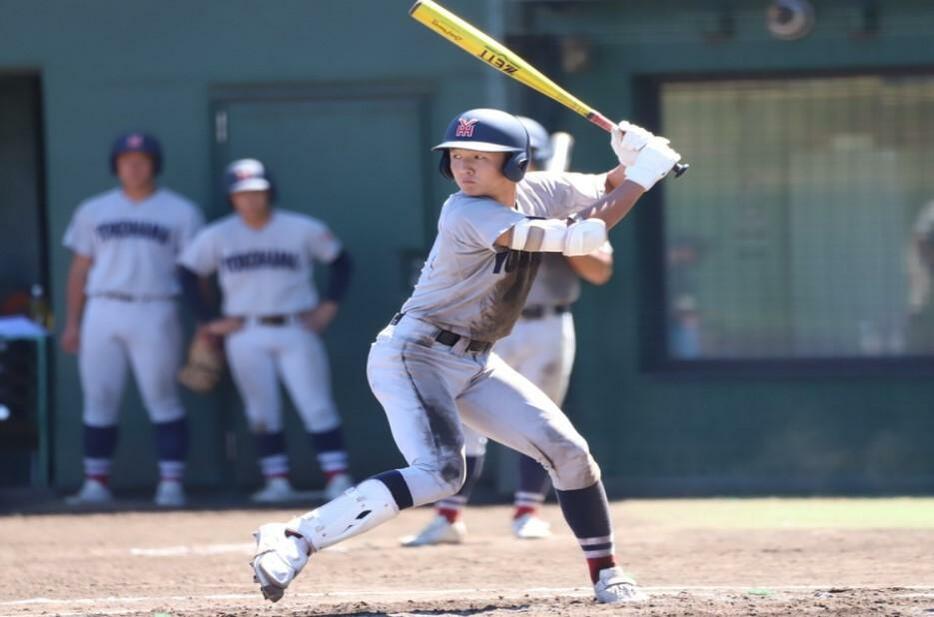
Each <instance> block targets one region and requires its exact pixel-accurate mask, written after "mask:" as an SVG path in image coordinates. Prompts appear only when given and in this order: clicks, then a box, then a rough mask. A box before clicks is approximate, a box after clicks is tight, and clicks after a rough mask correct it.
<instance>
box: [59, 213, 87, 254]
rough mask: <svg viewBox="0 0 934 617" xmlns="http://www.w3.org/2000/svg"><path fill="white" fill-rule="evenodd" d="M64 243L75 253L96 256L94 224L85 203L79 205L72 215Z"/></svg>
mask: <svg viewBox="0 0 934 617" xmlns="http://www.w3.org/2000/svg"><path fill="white" fill-rule="evenodd" d="M62 244H63V245H64V246H65V247H66V248H68V249H70V250H71V251H72V252H74V253H77V254H79V255H83V256H84V257H94V225H93V222H92V221H91V217H90V216H89V213H88V208H87V207H86V206H85V205H81V206H79V207H78V209H77V210H75V213H74V215H72V217H71V222H70V223H69V224H68V229H66V230H65V237H64V238H63V240H62Z"/></svg>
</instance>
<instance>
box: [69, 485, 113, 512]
mask: <svg viewBox="0 0 934 617" xmlns="http://www.w3.org/2000/svg"><path fill="white" fill-rule="evenodd" d="M113 500H114V497H113V495H112V494H111V493H110V489H109V488H107V486H106V485H105V484H103V483H101V482H98V481H97V480H92V479H90V478H88V479H86V480H85V481H84V484H83V485H82V486H81V490H80V491H78V492H77V493H75V494H74V495H69V496H68V497H66V498H65V504H66V505H69V506H100V505H104V504H109V503H113Z"/></svg>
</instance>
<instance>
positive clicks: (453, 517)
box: [435, 508, 461, 523]
mask: <svg viewBox="0 0 934 617" xmlns="http://www.w3.org/2000/svg"><path fill="white" fill-rule="evenodd" d="M435 509H436V510H437V511H438V514H439V515H441V516H443V517H444V518H446V519H448V522H449V523H456V522H457V519H459V518H460V517H461V511H460V510H452V509H450V508H435Z"/></svg>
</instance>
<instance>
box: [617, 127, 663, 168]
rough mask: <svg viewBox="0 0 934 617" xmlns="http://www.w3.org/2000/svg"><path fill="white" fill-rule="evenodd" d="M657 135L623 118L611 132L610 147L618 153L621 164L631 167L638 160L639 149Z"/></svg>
mask: <svg viewBox="0 0 934 617" xmlns="http://www.w3.org/2000/svg"><path fill="white" fill-rule="evenodd" d="M653 137H655V135H653V134H652V133H651V131H648V130H646V129H644V128H642V127H641V126H639V125H637V124H632V123H630V122H626V121H625V120H623V121H622V122H620V123H619V124H617V125H616V126H614V127H613V130H612V132H611V133H610V147H612V148H613V152H615V153H616V157H617V158H618V159H619V163H620V165H623V166H624V167H629V166H631V165H633V164H634V163H635V162H636V157H637V156H639V151H640V150H642V148H644V147H645V144H647V143H648V142H649V140H650V139H652V138H653Z"/></svg>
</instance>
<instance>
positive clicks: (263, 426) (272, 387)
mask: <svg viewBox="0 0 934 617" xmlns="http://www.w3.org/2000/svg"><path fill="white" fill-rule="evenodd" d="M226 350H227V362H228V364H229V365H230V372H231V374H232V375H233V379H234V383H235V384H236V385H237V390H238V391H239V392H240V397H241V398H242V399H243V404H244V409H245V411H246V417H247V422H248V423H249V425H250V429H251V430H252V431H253V432H256V433H278V432H279V431H281V430H282V427H283V422H282V397H281V396H280V393H279V380H278V375H281V376H282V381H283V382H284V383H285V387H286V389H287V390H288V392H289V396H291V398H292V402H293V403H294V404H295V408H296V409H297V410H298V414H299V416H300V417H301V419H302V422H303V424H304V425H305V429H306V430H307V431H308V432H312V433H321V432H324V431H329V430H331V429H334V428H336V427H337V426H338V425H339V424H340V416H339V415H338V413H337V406H336V405H335V403H334V399H333V397H332V396H331V370H330V367H329V365H328V358H327V352H326V351H325V349H324V343H322V342H321V338H320V337H319V336H318V335H317V334H315V333H314V332H312V331H311V330H309V329H308V328H306V327H305V326H304V325H302V324H301V323H298V322H296V321H292V322H290V323H288V324H284V325H281V326H274V325H262V324H254V323H251V322H249V321H248V322H247V323H246V324H245V325H244V327H243V328H242V329H240V330H237V331H236V332H234V333H232V334H229V335H228V336H227V338H226Z"/></svg>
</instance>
